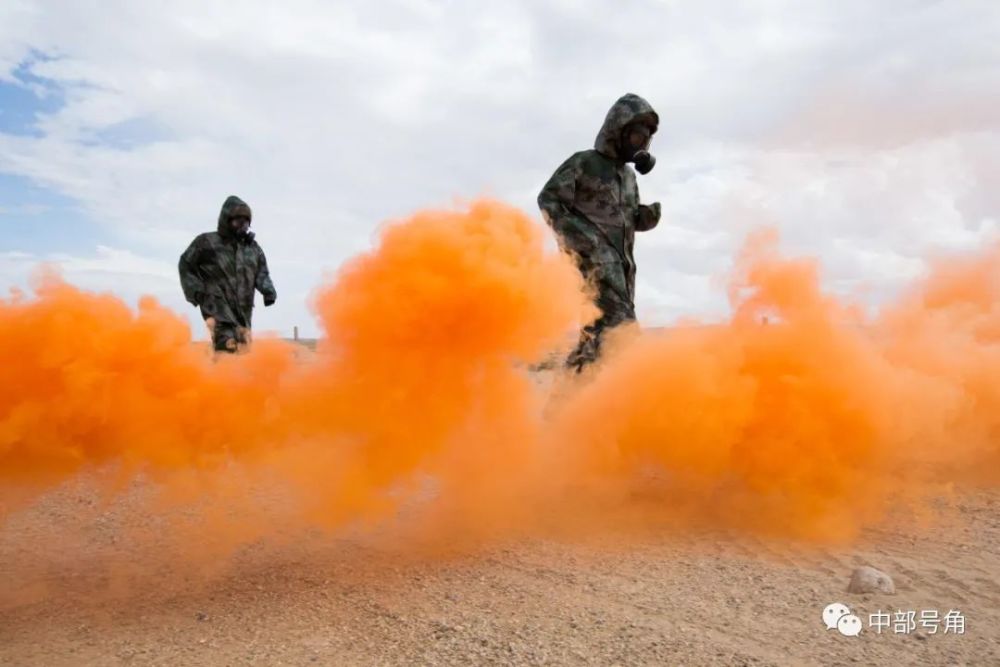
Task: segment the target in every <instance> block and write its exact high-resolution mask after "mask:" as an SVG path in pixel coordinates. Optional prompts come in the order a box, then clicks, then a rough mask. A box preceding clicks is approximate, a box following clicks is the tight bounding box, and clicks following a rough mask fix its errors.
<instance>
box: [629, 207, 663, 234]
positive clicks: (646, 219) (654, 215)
mask: <svg viewBox="0 0 1000 667" xmlns="http://www.w3.org/2000/svg"><path fill="white" fill-rule="evenodd" d="M658 222H660V202H653V203H652V204H649V205H648V206H647V205H644V204H642V205H640V206H639V212H638V214H637V215H636V220H635V231H637V232H648V231H649V230H650V229H652V228H653V227H656V225H657V223H658Z"/></svg>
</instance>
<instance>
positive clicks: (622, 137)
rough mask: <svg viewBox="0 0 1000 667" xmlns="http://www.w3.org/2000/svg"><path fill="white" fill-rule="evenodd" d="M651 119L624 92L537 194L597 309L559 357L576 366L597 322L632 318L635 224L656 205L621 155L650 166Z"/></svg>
mask: <svg viewBox="0 0 1000 667" xmlns="http://www.w3.org/2000/svg"><path fill="white" fill-rule="evenodd" d="M658 125H659V117H658V116H657V114H656V112H655V111H653V108H652V107H651V106H650V105H649V103H648V102H646V100H644V99H643V98H641V97H639V96H638V95H633V94H631V93H630V94H628V95H624V96H623V97H622V98H621V99H619V100H618V101H617V102H615V104H614V105H613V106H612V107H611V110H610V111H608V115H607V117H606V118H605V119H604V125H603V126H602V127H601V131H600V132H599V133H598V135H597V141H596V142H595V144H594V148H593V149H592V150H586V151H580V152H579V153H574V154H573V155H571V156H570V158H569V159H568V160H566V161H565V162H563V163H562V165H561V166H560V167H559V168H558V169H557V170H556V172H555V174H553V175H552V178H550V179H549V182H548V183H546V184H545V187H544V188H543V189H542V192H541V194H539V195H538V206H539V207H540V208H541V209H542V215H543V216H544V217H545V220H546V222H547V223H548V224H549V225H550V226H551V227H552V229H553V230H554V231H555V233H556V236H557V238H558V239H559V245H560V247H561V248H562V249H563V250H564V251H566V252H569V253H570V254H571V255H573V257H574V259H575V260H576V264H577V266H578V267H579V269H580V271H581V273H583V276H584V278H585V279H586V280H587V282H588V283H589V284H590V285H591V286H592V287H593V288H594V289H595V290H596V294H597V306H598V308H600V310H601V316H600V317H599V318H598V319H597V320H596V321H595V322H593V323H591V324H590V325H588V326H587V327H585V328H584V330H583V331H582V332H581V335H580V342H579V344H578V345H577V346H576V349H574V350H573V352H572V353H571V354H570V356H569V357H568V358H567V360H566V364H567V366H569V367H571V368H575V369H576V370H577V371H580V370H581V369H582V368H583V367H584V366H585V365H586V364H588V363H591V362H593V361H594V360H595V359H596V358H597V356H598V355H599V353H600V347H601V339H602V337H603V335H604V332H605V330H607V329H609V328H611V327H615V326H618V325H619V324H622V323H624V322H630V321H634V320H635V303H634V299H635V259H634V258H633V255H632V246H633V244H634V241H635V232H637V231H638V232H644V231H648V230H650V229H653V228H654V227H655V226H656V224H657V223H658V222H659V220H660V205H659V203H655V204H651V205H649V206H646V205H643V204H640V203H639V189H638V187H637V186H636V182H635V172H634V171H633V170H632V168H631V167H630V166H628V164H627V163H629V162H632V163H633V164H635V168H636V169H637V170H638V171H639V173H641V174H645V173H648V172H649V170H650V169H652V168H653V165H654V164H655V162H656V160H655V159H654V158H653V157H652V156H651V155H650V154H649V152H648V148H649V142H650V139H651V138H652V135H653V134H654V133H655V132H656V129H657V126H658Z"/></svg>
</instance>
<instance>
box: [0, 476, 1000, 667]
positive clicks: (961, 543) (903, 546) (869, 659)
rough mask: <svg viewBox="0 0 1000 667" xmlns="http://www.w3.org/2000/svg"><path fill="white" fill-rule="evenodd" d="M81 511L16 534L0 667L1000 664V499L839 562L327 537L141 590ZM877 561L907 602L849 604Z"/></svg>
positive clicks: (141, 583)
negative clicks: (923, 623)
mask: <svg viewBox="0 0 1000 667" xmlns="http://www.w3.org/2000/svg"><path fill="white" fill-rule="evenodd" d="M79 502H80V499H79V498H77V499H75V500H74V499H72V498H70V497H67V496H66V495H65V494H64V495H63V496H59V495H58V494H57V495H56V496H55V497H52V498H49V499H47V500H46V501H45V502H43V503H41V504H40V505H39V506H38V507H36V508H35V509H32V510H30V511H26V512H21V513H19V515H18V516H17V517H15V518H14V519H12V520H9V521H7V522H6V523H5V524H4V525H3V526H2V527H0V569H2V570H4V571H5V572H6V574H5V575H4V581H5V582H6V586H5V590H3V591H2V593H0V665H26V666H27V665H40V666H41V665H44V666H46V667H55V666H57V665H170V666H178V665H220V666H221V665H317V664H318V665H413V664H421V665H466V664H514V665H540V664H573V665H645V664H649V665H839V664H843V665H853V664H862V665H960V664H961V665H987V664H1000V583H998V582H1000V494H987V493H981V494H970V495H968V496H966V497H964V498H963V499H962V501H961V502H959V503H957V506H956V508H955V509H954V510H953V512H954V513H953V514H949V515H948V520H947V521H944V522H939V523H938V524H937V525H936V527H934V528H922V529H919V530H918V529H916V528H915V527H912V523H911V524H909V525H910V526H911V527H904V526H905V525H907V524H905V523H904V524H901V525H899V526H896V527H891V526H888V527H883V528H881V529H879V530H873V531H869V532H868V533H866V534H865V536H864V538H863V539H862V540H861V541H860V542H858V543H856V544H854V545H851V546H850V547H843V548H836V549H833V548H822V549H821V548H816V547H809V548H807V547H804V546H795V545H789V544H783V543H776V542H762V541H755V540H748V539H747V538H746V537H745V536H737V535H722V534H703V535H692V534H690V533H687V534H684V535H676V536H672V537H671V536H665V535H660V536H655V537H654V536H646V537H644V538H642V539H637V538H632V539H629V540H627V541H622V540H619V539H611V538H608V537H605V538H604V540H603V541H599V540H591V541H585V542H581V541H572V542H560V541H552V540H527V541H521V542H518V543H516V544H506V545H502V546H496V547H493V548H491V549H489V550H485V551H480V552H478V553H476V554H474V555H470V554H465V555H462V556H451V557H442V556H440V555H439V556H437V557H435V558H429V557H419V558H418V557H414V556H412V554H411V555H404V554H403V553H400V552H399V545H398V544H397V545H395V547H393V548H388V547H386V546H385V545H384V544H382V545H381V546H379V545H376V544H374V543H371V542H370V541H369V542H367V543H366V542H365V541H363V540H360V539H345V538H339V539H331V538H329V537H327V538H322V537H319V536H313V537H310V538H308V539H296V540H295V541H294V542H286V543H284V544H271V545H263V544H256V545H254V546H252V547H249V548H245V549H243V550H241V551H240V552H239V554H238V555H237V556H235V557H233V558H232V559H230V560H229V561H227V563H226V564H225V565H224V566H219V567H215V568H212V571H213V575H212V576H211V577H201V576H194V575H198V574H199V573H198V572H194V573H193V572H192V570H191V565H190V564H188V565H180V564H177V563H175V562H174V561H173V560H172V559H171V558H170V557H169V554H167V555H165V556H164V557H163V558H162V559H161V560H160V561H159V563H157V564H155V565H154V564H152V563H150V562H146V563H144V564H139V565H137V564H136V563H135V562H132V563H131V564H132V565H133V566H136V568H137V569H135V570H134V572H138V573H139V574H138V575H137V578H132V579H130V580H128V581H125V580H116V579H115V578H114V577H110V576H109V572H113V571H115V570H120V569H121V568H122V567H124V566H126V565H128V564H129V562H128V561H123V562H120V563H118V564H117V565H116V566H114V567H109V566H108V563H106V562H104V563H103V565H102V561H101V557H99V556H96V555H95V554H96V553H97V552H98V551H99V550H100V549H105V551H102V552H101V553H108V552H107V548H109V547H111V548H113V549H118V551H119V552H123V553H128V552H129V549H128V532H127V531H126V532H125V533H122V534H119V531H120V530H121V528H120V525H119V523H116V522H114V521H110V520H109V521H105V522H104V524H101V518H102V516H103V515H101V514H98V515H97V520H96V522H95V525H103V528H102V529H101V530H100V531H99V538H98V537H92V538H89V541H88V539H72V540H70V539H69V538H67V539H66V541H65V542H64V543H62V544H60V543H59V542H58V541H55V542H54V540H53V538H52V536H51V535H52V534H53V532H52V531H53V530H54V531H55V534H58V531H59V525H60V522H63V523H64V522H65V521H66V519H67V518H68V517H73V516H75V515H74V512H75V511H76V510H75V509H74V508H73V507H70V506H68V505H69V504H71V503H79ZM122 502H124V501H122ZM112 513H113V510H112ZM15 519H16V520H15ZM46 523H48V524H50V525H48V526H46ZM46 529H49V532H48V533H46V532H45V531H46ZM42 535H48V537H44V538H43V537H40V536H42ZM32 545H33V546H32ZM39 548H44V549H45V551H39V550H38V549H39ZM89 551H93V553H89ZM148 556H149V554H147V555H146V556H137V555H133V557H134V558H137V559H139V560H142V559H143V558H146V560H149V558H148ZM864 564H870V565H873V566H875V567H878V568H880V569H882V570H885V571H886V572H888V573H889V574H891V575H892V576H893V577H894V579H895V581H896V587H897V594H896V595H893V596H887V595H871V596H859V595H849V594H848V593H846V587H847V582H848V579H849V578H850V574H851V571H852V569H853V568H854V567H856V566H859V565H864ZM205 565H206V567H207V565H208V564H205ZM835 601H836V602H843V603H845V604H847V605H848V606H850V607H851V608H852V610H853V611H854V612H855V613H857V614H858V615H859V616H861V617H862V618H863V619H865V625H866V629H865V630H864V631H863V633H862V635H861V636H860V637H855V638H851V637H844V636H841V635H839V634H838V633H837V632H836V631H835V630H826V629H825V627H824V625H823V623H822V622H821V619H820V614H821V611H822V609H823V608H824V607H825V606H826V605H827V604H828V603H830V602H835ZM880 609H881V610H884V611H889V612H895V611H896V610H911V609H912V610H915V611H917V612H918V614H919V611H920V610H925V609H928V610H929V609H937V610H940V613H941V614H942V615H943V614H945V613H946V612H947V611H948V610H950V609H956V610H959V611H960V612H961V613H962V614H963V615H964V617H965V619H966V632H965V634H962V635H958V634H954V633H950V634H947V635H946V634H943V633H941V632H940V631H939V632H938V633H937V634H929V633H928V632H926V631H919V628H918V631H916V632H911V633H908V634H894V633H892V632H891V631H887V632H885V633H883V634H881V635H879V634H876V633H874V632H872V631H871V630H870V628H868V627H867V625H868V614H871V613H874V612H876V611H878V610H880Z"/></svg>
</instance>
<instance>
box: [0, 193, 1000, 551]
mask: <svg viewBox="0 0 1000 667" xmlns="http://www.w3.org/2000/svg"><path fill="white" fill-rule="evenodd" d="M544 233H545V232H544V230H543V229H542V228H541V227H540V226H539V225H537V224H535V223H533V222H532V221H530V220H529V219H527V218H526V217H525V216H524V215H523V214H521V213H519V212H517V211H516V210H515V209H512V208H510V207H507V206H504V205H502V204H499V203H495V202H477V203H474V204H472V205H471V206H470V207H469V209H468V210H466V211H458V212H443V211H434V212H425V213H420V214H417V215H415V216H413V217H412V218H410V219H408V220H406V221H402V222H397V223H394V224H392V225H389V226H388V227H387V228H386V229H385V230H384V232H383V233H382V235H381V238H380V241H379V244H378V246H377V248H376V249H375V250H373V251H372V252H371V253H368V254H365V255H363V256H360V257H358V258H356V259H354V260H353V261H351V262H350V263H349V264H347V265H346V266H345V267H344V268H343V269H342V270H341V271H340V273H339V275H338V276H337V279H336V281H335V282H334V283H333V284H332V285H330V286H327V287H324V288H322V289H320V290H319V291H318V293H317V294H316V296H315V299H314V306H315V310H316V313H317V315H318V317H319V319H320V321H321V322H322V325H323V328H324V331H325V333H326V335H325V338H324V339H323V340H322V342H321V346H320V349H319V351H318V353H317V355H316V356H315V357H312V358H309V359H307V360H305V361H303V360H301V359H298V358H297V357H296V355H295V353H294V349H293V347H292V346H291V345H288V344H284V343H281V342H279V341H273V340H272V341H269V340H261V341H258V342H256V343H255V347H254V350H253V352H252V353H251V354H249V355H246V356H242V357H237V358H225V359H221V360H219V361H218V362H214V363H213V362H212V361H211V359H210V358H209V357H208V354H207V351H206V350H205V349H204V348H201V347H199V346H195V345H193V344H192V343H191V339H190V334H189V330H188V327H187V325H186V323H184V321H183V320H181V319H180V318H179V317H178V316H176V315H174V314H172V313H170V312H169V311H167V310H165V309H164V308H162V307H160V306H159V305H157V304H156V303H155V302H154V301H153V300H151V299H150V300H144V301H142V302H141V303H140V305H139V309H138V311H137V312H136V311H133V310H132V309H130V308H128V307H127V306H125V305H124V304H123V303H122V302H121V301H119V300H118V299H116V298H114V297H112V296H106V295H94V294H90V293H86V292H82V291H80V290H78V289H76V288H74V287H72V286H70V285H67V284H65V283H63V282H61V281H60V280H59V279H58V278H55V277H53V276H50V275H48V276H43V277H41V278H40V279H39V281H38V284H37V286H36V289H35V296H34V297H31V298H28V297H25V296H20V295H15V296H13V297H12V298H11V299H9V300H6V301H3V302H0V364H2V367H3V368H4V369H5V374H6V375H7V377H9V378H10V381H8V382H5V383H4V384H3V385H2V386H0V489H2V490H0V504H2V505H3V506H5V507H6V508H7V512H8V514H9V513H10V512H15V511H17V509H18V508H20V507H21V503H23V502H26V501H27V500H30V499H31V498H33V497H37V495H38V494H39V493H42V492H44V491H46V490H49V489H53V488H55V487H56V486H58V485H59V484H61V483H63V482H65V481H67V480H70V479H74V478H76V477H78V476H79V475H81V474H84V473H85V474H87V475H91V476H96V477H97V478H98V479H103V480H107V481H108V482H109V486H108V488H109V489H111V490H112V491H113V490H114V489H117V488H121V485H122V484H123V482H124V481H127V480H129V479H133V478H135V477H136V476H138V475H141V476H144V477H145V478H149V479H151V480H153V482H154V483H157V484H159V485H160V486H162V487H163V488H166V489H168V490H169V491H170V492H169V494H168V495H169V498H170V499H171V501H172V502H186V503H189V504H190V503H193V504H198V503H200V504H201V505H202V506H204V505H206V504H208V505H212V502H206V499H211V500H212V501H213V502H214V500H219V501H220V502H223V503H224V504H225V503H235V504H237V505H242V506H243V508H244V509H246V508H250V507H252V508H253V509H252V511H244V512H239V513H237V514H238V515H239V517H240V521H242V522H243V524H244V525H243V526H242V527H241V530H240V531H237V532H239V533H240V535H241V537H240V538H239V539H249V537H252V536H260V535H266V534H267V533H268V531H269V530H270V529H271V527H273V526H274V525H279V524H278V522H282V524H281V525H287V523H288V522H303V523H306V524H307V525H317V524H318V525H322V526H327V527H339V526H345V525H347V524H349V523H352V522H354V521H357V520H366V521H378V520H384V521H388V520H390V519H398V518H399V517H400V516H406V517H410V518H409V520H410V521H411V522H412V523H411V525H410V527H411V528H412V527H413V526H415V525H419V526H420V527H421V528H430V529H432V530H434V531H438V532H443V533H444V535H446V536H452V537H453V536H455V535H458V534H461V535H469V534H476V535H486V534H492V533H497V532H499V533H500V534H502V535H504V534H506V535H509V534H511V532H512V531H515V530H523V529H526V528H527V529H535V530H544V529H546V526H551V525H553V524H558V525H571V526H572V527H574V528H582V529H587V527H588V526H590V528H591V529H593V527H594V526H599V525H603V524H602V523H601V522H600V520H601V519H602V518H606V517H608V516H611V515H615V516H621V513H622V512H625V513H626V514H629V515H631V516H633V517H634V516H642V517H654V518H669V519H671V520H680V521H693V522H698V523H699V524H708V525H713V526H725V527H732V528H737V529H745V530H751V531H755V532H763V533H771V534H783V535H794V536H805V537H815V538H843V537H849V536H850V535H852V534H854V533H855V532H856V531H857V529H858V528H860V527H862V526H864V525H865V524H867V523H869V522H872V521H876V520H877V519H878V518H879V517H880V516H881V515H882V514H883V513H884V511H885V510H886V509H887V507H888V505H889V503H890V501H891V500H893V499H896V498H905V499H913V498H919V497H920V496H921V495H923V494H924V493H926V492H929V491H932V490H934V489H935V488H936V486H935V485H937V484H942V483H962V482H966V481H971V480H973V479H975V480H976V481H996V473H995V471H996V470H997V463H998V462H1000V449H998V448H1000V444H998V443H1000V389H998V383H997V382H996V381H995V378H997V377H1000V306H998V304H1000V280H998V270H1000V269H998V267H1000V262H998V259H1000V248H992V249H991V250H990V251H989V252H988V253H986V254H984V255H983V256H982V257H979V258H974V259H969V260H963V261H958V260H954V261H952V262H949V263H946V264H943V265H941V266H940V267H939V269H938V270H937V272H936V273H934V274H933V275H932V276H931V277H930V278H929V279H928V280H927V281H926V282H925V283H924V284H922V285H920V286H918V287H915V288H914V289H912V290H911V291H910V292H909V293H907V294H906V295H905V296H904V297H903V298H902V299H901V300H900V301H899V302H898V303H897V304H894V305H892V306H890V307H888V308H886V309H885V311H884V313H883V314H882V315H881V316H880V317H879V318H877V319H875V320H873V321H867V320H866V319H865V318H864V317H863V316H862V315H861V314H860V312H859V311H857V310H856V309H853V308H851V307H849V306H847V305H844V304H841V303H840V302H838V301H837V300H836V299H834V298H832V297H830V296H828V295H824V294H823V293H822V291H821V290H820V287H819V281H818V278H817V267H816V265H815V264H814V263H813V262H809V261H790V260H786V259H784V258H782V257H781V256H780V255H779V254H778V252H777V249H776V241H775V239H774V238H771V237H769V236H767V235H763V236H759V237H755V238H753V239H751V241H750V242H749V243H748V245H747V248H746V250H745V251H744V252H743V253H742V254H741V256H740V257H739V259H738V263H737V268H736V271H735V273H734V276H733V279H732V282H731V299H732V307H733V314H732V316H731V318H730V319H729V320H728V321H727V322H724V323H721V324H718V325H713V326H705V327H698V326H687V327H681V328H676V329H672V330H667V331H661V332H655V331H654V332H648V333H644V334H641V335H636V334H635V332H629V331H622V332H620V333H619V334H618V335H616V336H615V337H613V339H612V341H611V344H610V347H609V352H608V354H607V356H606V359H605V360H604V362H603V363H602V364H601V365H600V366H599V367H598V368H597V369H595V371H594V372H593V373H591V374H589V375H588V376H587V377H585V378H583V379H582V380H580V381H575V380H572V379H571V378H561V379H559V380H557V381H556V390H555V391H551V392H549V391H545V390H544V386H543V380H544V377H542V376H539V375H537V374H533V373H531V372H530V371H529V370H528V366H529V365H530V364H531V363H533V362H537V361H539V360H541V359H542V358H544V357H545V356H546V355H548V354H550V353H552V352H553V351H554V350H558V349H560V348H561V347H564V346H565V343H566V341H567V336H568V335H571V333H572V332H573V331H574V330H575V328H576V327H578V326H579V325H580V323H581V322H582V321H585V320H586V319H588V318H590V317H593V315H594V310H593V307H592V306H590V305H589V303H588V301H587V299H586V297H585V296H584V290H583V285H582V284H581V281H580V278H579V276H578V274H577V272H576V270H575V268H574V267H573V266H572V263H571V262H570V261H569V260H568V259H567V258H565V257H563V256H560V255H558V254H552V253H548V252H546V251H545V250H544V248H543V235H544ZM762 313H767V314H768V315H769V317H770V318H771V320H772V321H773V323H772V324H768V325H762V324H761V318H760V315H761V314H762ZM991 475H992V476H993V479H990V476H991ZM265 489H266V491H265ZM268 494H271V495H268ZM275 494H276V495H275ZM225 506H226V507H230V505H225ZM209 511H211V510H209ZM231 516H232V513H227V512H226V511H221V510H219V508H218V507H216V511H215V513H214V514H213V515H212V517H213V518H212V524H213V526H214V527H215V528H216V529H218V528H219V527H220V526H223V527H225V526H226V525H230V527H232V525H231V524H232V523H233V522H235V521H236V520H235V519H232V518H231ZM227 517H229V518H227ZM271 521H273V523H272V522H271ZM243 529H246V530H243Z"/></svg>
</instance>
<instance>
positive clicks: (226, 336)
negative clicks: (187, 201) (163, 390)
mask: <svg viewBox="0 0 1000 667" xmlns="http://www.w3.org/2000/svg"><path fill="white" fill-rule="evenodd" d="M235 217H245V218H247V219H249V218H250V217H251V211H250V207H249V206H247V204H246V202H244V201H243V200H242V199H240V198H239V197H234V196H230V197H228V198H227V199H226V201H225V203H223V205H222V210H221V211H220V212H219V224H218V229H217V231H214V232H206V233H204V234H199V235H198V236H196V237H195V239H194V241H192V242H191V245H190V246H188V249H187V250H185V251H184V254H183V255H181V258H180V262H179V264H178V269H179V271H180V277H181V288H182V289H183V290H184V298H185V299H187V300H188V301H189V302H190V303H191V304H193V305H195V306H198V307H199V308H200V309H201V316H202V318H204V319H206V320H207V319H208V318H212V319H213V320H214V321H215V327H214V329H213V331H212V342H213V344H214V347H215V349H216V350H217V351H220V352H235V351H236V350H237V348H238V347H239V346H242V345H245V344H246V343H248V342H249V337H250V328H251V320H252V317H253V305H254V304H253V301H254V290H257V291H259V292H260V293H261V294H263V295H264V305H265V306H270V305H271V304H272V303H274V301H275V299H276V298H277V293H276V292H275V290H274V284H273V283H272V282H271V276H270V274H269V273H268V270H267V260H266V259H265V257H264V251H263V250H262V249H261V247H260V246H259V245H258V244H257V241H256V240H254V235H253V233H252V232H248V233H246V234H242V235H241V234H237V233H235V232H234V231H233V229H232V227H231V225H230V219H232V218H235Z"/></svg>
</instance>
